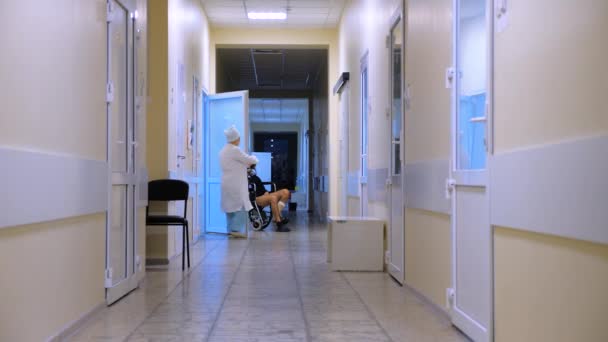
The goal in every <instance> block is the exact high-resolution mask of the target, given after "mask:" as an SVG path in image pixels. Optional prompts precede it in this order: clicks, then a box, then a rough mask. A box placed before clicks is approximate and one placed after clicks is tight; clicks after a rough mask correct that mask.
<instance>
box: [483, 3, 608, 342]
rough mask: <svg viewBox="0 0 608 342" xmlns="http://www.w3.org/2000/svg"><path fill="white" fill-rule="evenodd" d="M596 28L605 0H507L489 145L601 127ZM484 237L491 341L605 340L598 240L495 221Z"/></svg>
mask: <svg viewBox="0 0 608 342" xmlns="http://www.w3.org/2000/svg"><path fill="white" fill-rule="evenodd" d="M547 6H551V13H550V15H546V8H547ZM541 17H542V18H543V24H542V25H538V23H539V22H538V20H539V19H538V18H541ZM546 27H551V28H552V30H549V31H547V30H545V28H546ZM606 32H608V3H606V2H605V1H601V0H589V1H582V2H576V3H574V2H571V1H567V0H559V1H549V0H540V1H525V0H512V1H509V25H508V26H507V28H506V30H505V31H503V32H501V33H499V34H497V35H496V41H495V49H496V52H495V53H496V56H495V59H496V61H495V113H494V120H495V128H494V130H495V140H494V141H495V151H496V152H497V153H503V152H506V151H511V150H515V149H521V148H528V147H532V146H535V145H544V144H551V143H559V142H563V141H567V140H570V139H576V138H581V137H586V136H590V135H606V134H607V133H608V115H606V110H605V108H606V106H605V104H604V102H603V98H604V97H605V94H606V93H608V85H607V83H606V82H605V80H606V79H607V78H608V69H607V68H606V64H605V60H606V58H605V56H606V55H607V54H608V41H607V40H606V39H605V33H606ZM598 158H603V156H598ZM539 215H542V213H539ZM494 246H495V256H494V267H495V315H496V317H495V321H496V335H495V336H496V341H606V340H608V328H607V327H606V324H605V323H606V319H605V317H606V307H607V306H608V295H606V288H608V246H607V245H597V244H592V243H587V242H581V241H576V240H572V239H565V238H558V237H554V236H549V235H540V234H535V233H531V232H524V231H515V230H511V229H508V228H503V227H496V228H495V234H494Z"/></svg>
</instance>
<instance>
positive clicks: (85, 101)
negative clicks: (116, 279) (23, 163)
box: [0, 0, 146, 341]
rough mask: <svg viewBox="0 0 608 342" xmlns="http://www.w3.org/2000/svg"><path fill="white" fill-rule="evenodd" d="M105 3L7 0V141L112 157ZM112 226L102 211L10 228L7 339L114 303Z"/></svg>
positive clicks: (4, 309)
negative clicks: (108, 267) (109, 291)
mask: <svg viewBox="0 0 608 342" xmlns="http://www.w3.org/2000/svg"><path fill="white" fill-rule="evenodd" d="M105 4H106V1H105V0H94V1H84V2H80V1H78V2H75V1H71V0H59V1H53V2H52V3H50V2H40V1H33V0H18V1H17V0H5V1H3V2H2V10H1V11H0V23H2V27H3V28H4V29H1V30H0V42H2V47H1V49H2V54H1V55H0V75H2V81H1V82H0V91H1V92H2V94H3V95H4V96H3V97H2V98H3V99H2V106H3V107H2V111H1V114H0V145H2V146H5V147H9V148H15V149H25V150H36V151H42V152H46V153H50V154H61V155H67V156H71V157H74V158H84V159H93V160H104V161H105V160H106V131H107V130H106V104H105V100H104V97H103V95H102V94H104V93H105V90H104V89H105V79H106V15H105V13H106V10H105V8H106V7H105ZM139 13H140V18H141V20H142V22H144V23H145V17H146V10H145V6H142V5H140V7H139ZM17 14H18V15H17ZM144 26H145V24H144ZM144 31H145V30H144ZM143 44H144V46H143V48H144V51H145V41H144V43H143ZM141 56H143V58H144V59H145V53H141ZM143 75H145V72H143ZM142 147H144V146H143V145H142ZM41 167H43V166H41ZM38 190H40V191H43V189H34V190H32V191H38ZM33 195H34V196H35V192H34V193H33ZM105 225H106V219H105V214H104V213H99V214H94V215H88V216H82V217H76V218H66V219H62V220H57V221H53V222H44V223H40V224H35V225H28V226H19V227H13V228H7V229H3V230H1V231H0V272H1V273H2V277H0V293H2V294H3V295H2V298H3V304H2V306H1V307H0V340H2V341H41V340H45V339H47V338H48V337H50V336H53V335H55V334H57V333H59V332H60V331H61V330H62V329H63V328H64V327H66V326H67V325H69V324H70V323H71V322H73V321H74V320H77V319H79V318H81V317H82V316H83V315H85V314H87V313H88V312H90V311H91V310H93V309H94V308H96V307H97V306H98V305H100V304H103V303H104V300H105V290H104V268H105V257H106V255H105V240H106V238H105ZM140 228H141V227H140Z"/></svg>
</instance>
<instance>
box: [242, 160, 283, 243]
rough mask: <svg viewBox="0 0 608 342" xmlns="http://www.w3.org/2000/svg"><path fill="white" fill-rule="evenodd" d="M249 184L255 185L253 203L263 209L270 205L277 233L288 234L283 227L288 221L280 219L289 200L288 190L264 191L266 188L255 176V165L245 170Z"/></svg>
mask: <svg viewBox="0 0 608 342" xmlns="http://www.w3.org/2000/svg"><path fill="white" fill-rule="evenodd" d="M247 173H248V175H249V182H250V183H254V184H255V202H256V203H257V204H258V205H259V206H261V207H265V206H267V205H270V208H271V210H272V217H273V218H274V222H275V224H276V225H277V232H289V231H290V229H289V228H287V227H285V225H286V224H287V222H289V219H287V218H283V217H281V211H282V210H283V208H284V207H285V203H286V202H287V201H288V200H289V196H290V195H291V194H290V193H289V190H287V189H281V190H278V191H275V192H268V191H266V187H264V184H262V180H261V179H260V177H258V176H257V175H256V174H255V165H251V167H250V168H249V170H247Z"/></svg>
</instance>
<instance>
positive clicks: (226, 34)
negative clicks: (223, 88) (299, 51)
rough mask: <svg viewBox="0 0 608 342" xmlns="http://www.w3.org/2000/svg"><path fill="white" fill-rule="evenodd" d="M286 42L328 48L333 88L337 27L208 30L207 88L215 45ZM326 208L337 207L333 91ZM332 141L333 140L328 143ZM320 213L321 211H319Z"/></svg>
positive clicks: (335, 103) (292, 45)
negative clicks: (209, 44) (209, 42)
mask: <svg viewBox="0 0 608 342" xmlns="http://www.w3.org/2000/svg"><path fill="white" fill-rule="evenodd" d="M254 45H257V46H260V45H262V46H283V47H285V46H289V47H290V48H298V47H301V48H327V49H328V54H329V56H328V59H329V60H328V72H329V80H328V89H332V88H333V84H334V82H335V81H336V80H337V77H338V76H339V68H338V36H337V31H336V30H332V29H251V28H248V29H238V28H230V29H218V28H215V29H212V31H211V56H210V61H211V62H210V65H211V69H210V73H211V81H210V82H211V89H212V91H213V92H214V91H215V90H216V84H215V82H216V75H215V72H216V65H217V61H216V56H215V55H216V54H215V51H216V49H217V47H222V46H235V47H236V46H254ZM328 104H329V115H328V116H327V118H328V121H329V142H330V143H329V144H328V145H329V158H328V160H329V178H330V182H329V183H330V191H329V194H328V196H329V212H330V213H337V211H338V198H337V196H336V194H337V193H338V191H337V190H338V167H339V164H338V160H339V158H338V149H337V148H336V145H337V141H338V138H337V137H338V131H337V128H338V125H337V113H338V101H337V98H336V97H335V96H333V95H331V94H330V95H329V100H328ZM332 142H333V143H332ZM323 214H324V213H323Z"/></svg>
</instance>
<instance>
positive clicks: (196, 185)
mask: <svg viewBox="0 0 608 342" xmlns="http://www.w3.org/2000/svg"><path fill="white" fill-rule="evenodd" d="M200 101H201V89H200V85H199V80H198V77H196V76H194V77H193V78H192V118H193V120H191V121H190V122H188V125H186V128H187V130H188V131H187V132H186V135H187V137H186V145H187V146H188V149H189V150H190V151H191V156H192V157H191V158H190V169H191V170H192V184H193V189H190V193H191V194H192V211H191V212H192V224H191V230H192V234H190V237H191V239H192V240H193V241H196V240H197V239H198V237H199V235H200V233H201V231H200V228H201V216H200V211H199V210H197V209H196V208H198V207H199V202H200V191H201V188H202V187H203V186H202V182H201V180H202V170H201V169H202V167H201V166H202V165H201V148H200V142H199V140H200V138H199V137H200V136H202V133H201V102H200Z"/></svg>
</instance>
